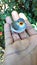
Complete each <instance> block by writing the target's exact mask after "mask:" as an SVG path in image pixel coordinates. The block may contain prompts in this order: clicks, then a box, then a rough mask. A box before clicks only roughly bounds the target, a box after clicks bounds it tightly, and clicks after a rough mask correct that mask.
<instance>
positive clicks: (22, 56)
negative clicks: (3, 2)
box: [4, 11, 37, 65]
mask: <svg viewBox="0 0 37 65" xmlns="http://www.w3.org/2000/svg"><path fill="white" fill-rule="evenodd" d="M12 18H13V20H14V21H17V20H18V19H19V18H23V19H24V20H25V23H26V25H27V29H26V31H24V32H22V33H19V34H17V33H12V34H11V32H10V25H11V23H12V20H11V18H10V17H9V16H8V17H6V24H5V25H4V33H5V43H6V44H5V54H4V57H5V59H4V65H37V32H36V31H35V30H34V29H33V28H32V26H31V24H30V23H29V22H28V19H27V18H26V16H25V15H24V14H23V13H19V14H18V13H17V12H16V11H13V12H12Z"/></svg>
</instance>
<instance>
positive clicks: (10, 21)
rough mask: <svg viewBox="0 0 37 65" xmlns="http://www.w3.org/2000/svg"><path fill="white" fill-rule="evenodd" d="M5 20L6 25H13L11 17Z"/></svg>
mask: <svg viewBox="0 0 37 65" xmlns="http://www.w3.org/2000/svg"><path fill="white" fill-rule="evenodd" d="M5 20H6V23H8V24H11V23H12V20H11V18H10V16H7V17H6V19H5Z"/></svg>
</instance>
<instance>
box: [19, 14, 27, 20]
mask: <svg viewBox="0 0 37 65" xmlns="http://www.w3.org/2000/svg"><path fill="white" fill-rule="evenodd" d="M19 17H20V18H23V19H24V20H27V17H26V16H25V15H24V13H19Z"/></svg>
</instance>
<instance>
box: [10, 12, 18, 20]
mask: <svg viewBox="0 0 37 65" xmlns="http://www.w3.org/2000/svg"><path fill="white" fill-rule="evenodd" d="M11 14H12V18H13V20H14V21H17V20H18V19H19V15H18V12H17V11H12V13H11Z"/></svg>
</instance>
